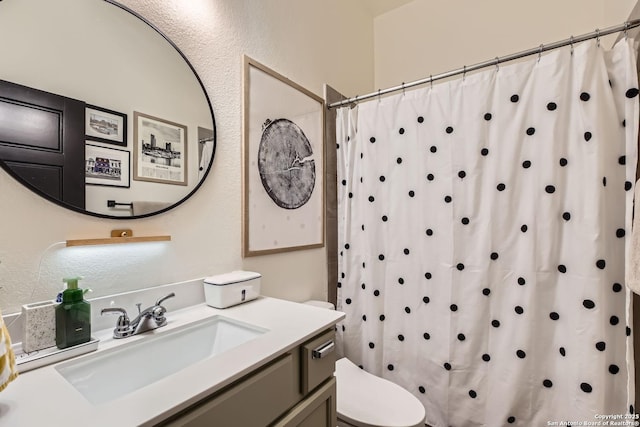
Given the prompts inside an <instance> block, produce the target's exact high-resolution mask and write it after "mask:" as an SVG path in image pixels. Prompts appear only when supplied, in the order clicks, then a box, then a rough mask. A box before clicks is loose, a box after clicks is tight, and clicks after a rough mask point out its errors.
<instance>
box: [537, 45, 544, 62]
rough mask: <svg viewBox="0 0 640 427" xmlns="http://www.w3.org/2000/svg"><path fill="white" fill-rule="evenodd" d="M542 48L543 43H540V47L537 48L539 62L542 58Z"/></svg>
mask: <svg viewBox="0 0 640 427" xmlns="http://www.w3.org/2000/svg"><path fill="white" fill-rule="evenodd" d="M543 48H544V44H542V43H541V44H540V48H539V49H538V62H540V58H542V49H543Z"/></svg>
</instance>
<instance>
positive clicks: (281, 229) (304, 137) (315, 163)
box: [242, 56, 325, 257]
mask: <svg viewBox="0 0 640 427" xmlns="http://www.w3.org/2000/svg"><path fill="white" fill-rule="evenodd" d="M243 77H244V79H243V90H244V98H243V135H242V136H243V218H244V219H243V223H244V227H243V255H244V256H245V257H248V256H255V255H265V254H270V253H277V252H285V251H294V250H301V249H310V248H319V247H323V246H324V219H325V215H324V100H323V99H322V98H320V97H319V96H317V95H316V94H314V93H313V92H311V91H309V90H307V89H305V88H303V87H302V86H300V85H298V84H296V83H294V82H293V81H291V80H289V79H288V78H286V77H284V76H283V75H281V74H278V73H277V72H275V71H273V70H271V69H270V68H268V67H266V66H265V65H262V64H260V63H259V62H257V61H255V60H253V59H251V58H249V57H247V56H245V57H244V76H243Z"/></svg>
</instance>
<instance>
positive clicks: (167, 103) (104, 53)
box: [0, 0, 215, 218]
mask: <svg viewBox="0 0 640 427" xmlns="http://www.w3.org/2000/svg"><path fill="white" fill-rule="evenodd" d="M0 40H2V42H0V57H1V58H2V67H1V68H0V159H1V162H0V163H1V164H2V166H3V168H4V169H5V170H7V172H9V173H10V174H11V175H12V176H13V177H15V178H16V179H18V180H19V181H20V182H21V183H23V184H24V185H25V186H26V187H28V188H29V189H31V190H33V191H35V192H37V193H38V194H40V195H42V196H43V197H46V198H48V199H50V200H53V201H55V202H56V203H59V204H61V205H62V206H65V207H67V208H69V209H73V210H76V211H80V212H85V213H88V214H91V215H95V216H102V217H114V218H122V217H124V218H131V217H140V216H148V215H152V214H155V213H158V212H162V211H165V210H167V209H170V208H171V207H173V206H176V205H177V204H179V203H181V202H182V201H184V200H186V198H188V197H189V196H191V195H192V194H193V193H194V192H195V191H196V190H197V188H198V187H199V185H200V183H201V182H202V180H203V179H204V178H205V177H206V175H207V174H208V172H209V169H210V167H211V164H212V162H213V156H214V152H215V123H214V119H213V112H212V110H211V105H210V102H209V99H208V98H207V95H206V93H205V91H204V90H203V87H202V84H201V82H200V80H199V78H198V77H197V76H196V74H195V73H194V71H193V70H192V68H191V67H190V65H189V64H188V62H187V61H186V60H185V59H184V58H183V57H182V55H181V54H180V52H179V51H178V50H177V49H176V48H175V47H174V46H173V45H172V44H171V43H170V42H168V41H167V39H165V38H164V37H163V36H162V35H161V34H160V33H158V32H157V31H156V30H155V29H154V28H153V27H151V26H150V25H148V24H147V23H146V22H144V21H143V20H142V19H140V18H139V17H137V16H136V15H134V14H133V13H131V12H129V11H128V10H126V9H124V8H122V7H120V6H119V5H117V4H115V3H113V4H112V3H111V2H110V1H104V0H20V1H11V0H9V1H2V2H0Z"/></svg>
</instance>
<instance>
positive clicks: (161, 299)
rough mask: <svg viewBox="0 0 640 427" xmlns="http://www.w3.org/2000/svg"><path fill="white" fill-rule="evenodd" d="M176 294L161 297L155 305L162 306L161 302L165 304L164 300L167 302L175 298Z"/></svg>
mask: <svg viewBox="0 0 640 427" xmlns="http://www.w3.org/2000/svg"><path fill="white" fill-rule="evenodd" d="M175 296H176V294H175V293H174V292H171V293H170V294H169V295H166V296H163V297H162V298H160V299H159V300H158V301H157V302H156V305H162V303H163V302H165V301H166V300H168V299H169V298H173V297H175Z"/></svg>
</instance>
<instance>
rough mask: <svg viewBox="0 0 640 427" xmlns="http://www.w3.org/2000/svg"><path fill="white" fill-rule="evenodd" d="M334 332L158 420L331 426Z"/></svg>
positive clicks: (227, 426)
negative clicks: (167, 417) (168, 416)
mask: <svg viewBox="0 0 640 427" xmlns="http://www.w3.org/2000/svg"><path fill="white" fill-rule="evenodd" d="M334 338H335V332H334V330H333V329H331V330H327V331H325V332H323V333H321V334H318V335H317V336H316V337H314V338H312V339H311V340H309V341H307V342H305V343H303V344H302V345H300V346H298V347H296V348H294V349H292V350H291V351H289V352H287V353H286V354H284V355H282V356H280V357H278V358H277V359H275V360H274V361H271V362H269V363H267V364H265V365H263V366H261V367H259V368H257V369H256V370H254V371H253V372H251V373H250V374H248V375H246V376H245V377H243V378H241V379H239V380H238V381H236V382H235V383H233V384H231V385H230V386H228V387H226V388H224V389H223V390H221V391H219V392H217V393H214V394H213V395H211V396H209V397H207V398H205V399H203V400H201V401H200V402H197V403H196V404H194V405H193V406H191V407H190V408H187V409H186V410H184V411H182V412H180V413H178V414H176V415H174V416H173V417H171V418H170V419H168V420H166V421H164V422H162V423H160V424H159V425H161V426H171V427H178V426H180V427H210V426H224V427H235V426H237V427H266V426H277V427H294V426H300V427H333V426H335V425H336V380H335V378H334V376H333V372H334V369H335V352H334V351H333V341H334Z"/></svg>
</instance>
